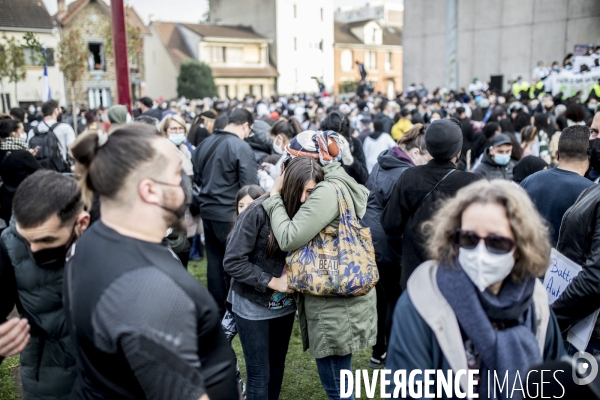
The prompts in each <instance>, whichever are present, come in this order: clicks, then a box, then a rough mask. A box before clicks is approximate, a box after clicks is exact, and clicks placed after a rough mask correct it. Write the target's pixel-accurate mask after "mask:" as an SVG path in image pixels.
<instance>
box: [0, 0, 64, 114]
mask: <svg viewBox="0 0 600 400" xmlns="http://www.w3.org/2000/svg"><path fill="white" fill-rule="evenodd" d="M0 10H2V12H0V37H1V36H2V35H3V34H5V35H6V36H7V37H9V38H10V37H14V38H15V39H17V40H18V42H19V43H20V44H25V41H24V40H23V36H24V35H25V33H27V32H32V33H34V34H35V36H36V37H37V39H38V40H39V41H40V43H41V44H42V45H44V46H45V47H46V48H47V51H46V55H47V57H48V80H49V84H50V90H51V93H52V98H53V99H55V100H57V101H58V102H59V103H60V104H63V105H64V104H65V103H66V101H65V89H64V88H65V85H64V80H63V76H62V73H61V72H60V71H59V69H58V60H56V57H55V53H56V52H57V47H58V43H59V42H60V34H59V30H58V28H56V27H55V25H54V21H53V20H52V18H51V17H50V14H48V11H47V10H46V7H45V6H44V3H43V2H41V1H38V0H0ZM25 61H26V63H27V77H26V78H25V80H24V81H21V82H19V83H17V85H16V92H15V84H14V83H9V82H8V78H4V82H3V83H4V93H5V94H6V99H7V103H8V104H2V103H4V97H5V96H0V98H1V99H2V100H0V105H2V106H4V108H3V109H4V111H5V112H8V110H9V109H10V108H12V107H19V106H21V107H24V108H27V106H28V105H29V104H31V103H39V102H41V101H42V89H43V83H42V75H43V74H44V67H43V66H42V65H34V63H33V62H32V58H31V49H25ZM0 91H1V90H0Z"/></svg>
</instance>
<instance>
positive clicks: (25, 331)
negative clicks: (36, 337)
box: [0, 318, 30, 357]
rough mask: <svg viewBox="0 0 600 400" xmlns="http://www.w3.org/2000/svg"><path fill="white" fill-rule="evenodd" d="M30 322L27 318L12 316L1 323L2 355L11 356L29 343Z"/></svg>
mask: <svg viewBox="0 0 600 400" xmlns="http://www.w3.org/2000/svg"><path fill="white" fill-rule="evenodd" d="M29 338H30V336H29V324H28V323H27V320H26V319H25V318H23V319H19V318H12V319H10V320H8V321H6V322H5V323H3V324H1V325H0V357H11V356H14V355H15V354H18V353H20V352H21V351H23V349H24V348H25V346H27V343H29Z"/></svg>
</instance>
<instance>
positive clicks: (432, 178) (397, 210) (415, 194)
mask: <svg viewBox="0 0 600 400" xmlns="http://www.w3.org/2000/svg"><path fill="white" fill-rule="evenodd" d="M462 143H463V135H462V131H461V129H460V124H459V122H458V120H456V119H454V118H452V119H441V120H438V121H435V122H432V123H431V124H430V125H429V126H428V127H427V129H426V130H425V148H426V150H427V151H428V152H429V154H430V155H431V157H432V158H433V159H432V160H430V161H429V162H427V164H425V165H420V166H416V167H414V168H409V169H407V170H406V171H405V172H404V173H403V174H402V175H400V178H398V180H397V181H396V184H395V185H394V188H393V189H392V193H391V195H390V200H389V201H388V203H387V205H386V206H385V208H384V210H383V212H382V213H381V219H380V222H381V226H382V227H383V229H384V230H385V232H386V233H387V234H388V235H393V236H399V235H404V236H403V240H402V271H401V276H400V286H401V287H402V289H403V290H404V289H406V282H407V281H408V278H409V277H410V275H411V274H412V272H413V271H414V270H415V268H417V267H418V266H419V265H420V264H421V263H422V262H423V261H425V260H426V259H427V258H426V257H427V256H426V251H425V248H424V247H423V246H424V237H423V232H422V231H421V229H420V227H421V225H422V224H423V222H425V221H427V220H429V218H431V216H432V215H433V213H434V212H435V211H436V210H437V209H438V208H439V207H440V200H441V199H445V198H448V197H451V196H453V195H454V194H455V193H456V192H457V191H458V190H459V189H461V188H463V187H464V186H467V185H469V184H470V183H472V182H475V181H477V180H478V179H480V178H479V177H478V176H477V175H475V174H473V173H470V172H464V171H459V170H457V169H456V162H457V161H458V160H459V159H460V152H461V149H462Z"/></svg>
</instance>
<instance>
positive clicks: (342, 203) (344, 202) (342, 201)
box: [328, 180, 356, 223]
mask: <svg viewBox="0 0 600 400" xmlns="http://www.w3.org/2000/svg"><path fill="white" fill-rule="evenodd" d="M328 182H329V183H331V184H332V185H333V186H334V187H335V191H336V195H337V200H338V206H339V208H340V218H341V217H342V215H345V214H346V212H347V214H348V216H349V220H350V221H349V222H350V223H354V222H355V221H356V218H354V213H353V210H352V208H351V207H350V203H348V199H346V195H345V194H344V189H343V188H342V185H340V184H339V183H337V182H335V181H333V180H330V181H328Z"/></svg>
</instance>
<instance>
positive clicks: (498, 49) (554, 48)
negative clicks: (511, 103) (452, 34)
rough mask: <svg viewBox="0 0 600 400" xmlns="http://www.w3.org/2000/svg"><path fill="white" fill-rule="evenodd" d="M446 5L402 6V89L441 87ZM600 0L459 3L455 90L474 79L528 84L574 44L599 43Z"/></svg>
mask: <svg viewBox="0 0 600 400" xmlns="http://www.w3.org/2000/svg"><path fill="white" fill-rule="evenodd" d="M445 12H446V0H405V1H404V17H405V18H404V32H403V45H404V87H407V86H408V85H410V84H411V83H417V84H418V83H421V82H422V83H424V84H425V85H426V86H427V87H429V88H434V87H438V86H440V87H441V86H443V83H444V58H445V46H444V40H445ZM599 22H600V1H598V0H569V1H565V0H496V1H478V0H458V30H459V32H458V60H459V63H458V70H459V71H458V73H459V85H460V86H466V85H468V84H469V82H471V80H472V79H473V77H478V78H479V79H480V80H485V81H487V80H489V77H490V75H504V88H505V90H506V87H507V86H506V85H507V81H508V80H510V79H515V78H516V77H517V76H518V75H522V76H523V77H524V78H526V79H528V80H529V79H531V71H532V70H533V68H534V67H535V66H536V64H537V62H538V61H544V62H545V63H549V62H552V61H559V62H562V60H563V58H564V56H565V55H566V54H567V53H569V52H572V51H573V46H574V45H575V44H581V43H596V44H600V23H599Z"/></svg>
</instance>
